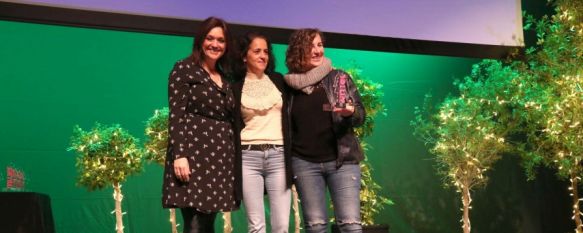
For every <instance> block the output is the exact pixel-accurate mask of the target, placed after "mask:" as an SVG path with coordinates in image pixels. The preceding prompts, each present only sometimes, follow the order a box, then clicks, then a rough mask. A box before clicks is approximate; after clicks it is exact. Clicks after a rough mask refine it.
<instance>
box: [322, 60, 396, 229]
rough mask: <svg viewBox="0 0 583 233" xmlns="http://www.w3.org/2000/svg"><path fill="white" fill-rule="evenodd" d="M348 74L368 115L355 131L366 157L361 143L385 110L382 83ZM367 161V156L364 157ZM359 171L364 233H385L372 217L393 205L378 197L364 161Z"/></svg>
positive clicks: (351, 70)
mask: <svg viewBox="0 0 583 233" xmlns="http://www.w3.org/2000/svg"><path fill="white" fill-rule="evenodd" d="M346 72H347V73H349V74H350V76H351V77H352V79H353V80H354V83H355V84H356V86H357V88H358V91H359V92H360V95H361V100H362V104H363V105H364V108H365V111H366V113H367V115H366V119H365V121H364V124H363V125H362V126H361V127H358V128H356V129H355V133H356V136H357V137H358V138H359V139H360V143H361V147H362V148H363V150H364V152H365V154H366V152H367V151H368V150H370V146H369V145H368V144H367V143H366V142H365V141H364V139H365V138H366V137H367V136H370V135H372V133H373V130H374V125H375V119H376V117H377V116H379V114H381V115H383V116H386V107H385V104H384V103H383V102H382V97H383V92H382V90H381V89H382V87H383V86H382V84H380V83H376V82H373V81H372V80H370V79H368V78H366V77H363V76H362V71H361V70H360V69H359V68H358V67H357V66H356V65H355V66H353V67H352V68H349V69H346ZM365 158H366V156H365ZM360 169H361V172H362V173H361V181H360V182H361V190H360V215H361V222H362V226H363V232H367V233H381V232H382V233H387V232H389V226H388V225H379V224H376V223H375V216H376V215H377V214H378V213H379V212H380V211H381V210H382V209H383V208H384V207H385V206H387V205H392V204H393V202H392V201H391V200H390V199H389V198H387V197H384V196H382V195H380V194H379V191H380V190H381V186H380V185H379V184H378V183H376V182H375V180H374V179H373V176H372V171H373V170H372V168H371V166H370V164H369V163H368V160H367V159H365V160H364V161H363V162H361V163H360ZM332 232H339V230H338V227H337V226H336V225H334V224H333V225H332Z"/></svg>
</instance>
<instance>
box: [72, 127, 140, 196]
mask: <svg viewBox="0 0 583 233" xmlns="http://www.w3.org/2000/svg"><path fill="white" fill-rule="evenodd" d="M68 150H74V151H75V152H77V163H76V166H77V170H78V171H79V177H78V183H79V185H82V186H84V187H86V188H87V189H88V190H89V191H93V190H95V189H102V188H104V187H105V186H107V185H110V184H114V185H115V184H121V183H122V182H124V181H125V180H126V178H127V177H128V176H130V175H133V174H136V173H138V172H140V171H141V169H142V155H143V153H142V151H141V150H140V149H139V148H138V145H137V139H135V138H134V137H133V136H131V135H130V134H129V133H128V132H127V131H126V130H124V129H122V128H121V127H120V126H119V125H113V126H109V127H106V126H102V125H100V124H96V125H95V126H94V127H93V129H92V130H91V131H84V130H83V129H81V128H80V127H79V126H75V128H74V130H73V136H72V137H71V147H69V148H68Z"/></svg>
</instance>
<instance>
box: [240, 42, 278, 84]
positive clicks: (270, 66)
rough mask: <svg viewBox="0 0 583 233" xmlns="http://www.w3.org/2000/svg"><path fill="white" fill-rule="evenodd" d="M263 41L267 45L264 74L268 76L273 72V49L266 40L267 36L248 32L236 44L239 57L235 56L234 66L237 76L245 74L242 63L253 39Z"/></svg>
mask: <svg viewBox="0 0 583 233" xmlns="http://www.w3.org/2000/svg"><path fill="white" fill-rule="evenodd" d="M257 38H259V39H263V40H265V42H266V43H267V50H268V51H269V52H268V57H269V61H267V67H266V68H265V73H266V74H270V73H273V72H274V71H275V56H274V55H273V49H272V46H271V41H269V39H267V36H265V35H263V34H261V33H259V32H248V33H247V34H245V35H244V36H242V37H240V38H239V40H238V41H237V42H238V45H239V47H238V50H237V52H238V53H239V55H238V56H237V61H236V63H237V65H236V68H237V69H236V72H237V74H238V75H239V76H243V77H244V76H245V73H247V65H246V64H245V63H244V62H243V60H244V59H245V57H246V56H247V51H248V50H249V46H250V45H251V43H252V42H253V40H254V39H257Z"/></svg>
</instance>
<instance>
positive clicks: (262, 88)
mask: <svg viewBox="0 0 583 233" xmlns="http://www.w3.org/2000/svg"><path fill="white" fill-rule="evenodd" d="M249 76H253V77H254V78H248V77H249ZM280 101H282V99H281V92H279V90H278V89H277V87H276V86H275V85H274V84H273V83H272V82H271V80H270V79H269V77H268V76H267V75H266V74H263V76H262V77H261V78H257V76H256V75H255V74H253V73H247V76H246V77H245V84H243V90H242V94H241V106H243V107H245V108H249V109H254V110H260V111H262V110H267V109H270V108H272V107H273V106H275V105H276V104H277V103H278V102H280Z"/></svg>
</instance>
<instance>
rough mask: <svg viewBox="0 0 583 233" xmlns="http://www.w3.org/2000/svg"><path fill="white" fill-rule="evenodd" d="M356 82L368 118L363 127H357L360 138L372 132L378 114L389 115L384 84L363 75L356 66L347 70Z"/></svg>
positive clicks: (357, 134)
mask: <svg viewBox="0 0 583 233" xmlns="http://www.w3.org/2000/svg"><path fill="white" fill-rule="evenodd" d="M345 71H346V72H347V73H348V74H350V76H351V77H352V79H353V80H354V83H355V84H356V87H357V88H358V91H359V92H360V97H361V101H362V104H363V106H364V110H365V111H366V114H367V115H366V119H365V121H364V124H363V125H362V126H361V127H358V128H356V129H355V130H356V131H355V133H356V136H357V137H359V138H365V137H368V136H370V135H371V134H372V131H373V129H374V123H375V118H376V117H377V115H378V114H381V115H383V116H386V115H387V109H386V106H385V104H384V103H383V101H382V98H383V96H384V93H383V91H382V88H383V85H382V84H380V83H376V82H373V81H372V80H370V79H368V78H366V77H363V76H362V70H361V69H359V68H357V66H354V67H352V68H349V69H346V70H345Z"/></svg>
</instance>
